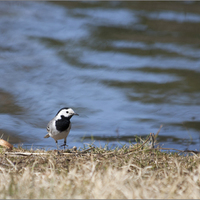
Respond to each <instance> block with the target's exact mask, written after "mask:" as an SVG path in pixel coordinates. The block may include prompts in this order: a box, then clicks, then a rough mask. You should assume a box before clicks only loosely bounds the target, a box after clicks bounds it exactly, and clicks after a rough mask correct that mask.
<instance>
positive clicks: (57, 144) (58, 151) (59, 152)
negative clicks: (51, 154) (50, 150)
mask: <svg viewBox="0 0 200 200" xmlns="http://www.w3.org/2000/svg"><path fill="white" fill-rule="evenodd" d="M56 146H57V150H58V141H57V140H56ZM58 155H60V152H59V151H58Z"/></svg>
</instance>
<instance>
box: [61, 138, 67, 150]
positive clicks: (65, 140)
mask: <svg viewBox="0 0 200 200" xmlns="http://www.w3.org/2000/svg"><path fill="white" fill-rule="evenodd" d="M66 143H67V138H65V139H64V144H63V145H61V147H64V149H65V146H67V145H66Z"/></svg>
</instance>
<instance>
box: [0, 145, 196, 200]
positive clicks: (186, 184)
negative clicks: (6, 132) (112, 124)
mask: <svg viewBox="0 0 200 200" xmlns="http://www.w3.org/2000/svg"><path fill="white" fill-rule="evenodd" d="M132 148H133V147H132V146H130V147H123V148H121V149H115V150H105V149H104V148H90V149H89V150H88V151H85V152H84V151H77V150H76V151H72V150H71V153H66V152H63V151H62V152H61V154H60V155H58V154H57V152H56V151H43V150H35V151H33V150H29V151H27V150H24V149H22V148H15V149H14V150H13V151H12V152H15V153H16V152H22V153H21V155H16V154H15V155H13V154H12V152H6V151H5V150H4V149H3V148H1V149H0V150H1V152H0V198H1V199H2V198H15V199H17V198H18V199H21V198H55V199H57V198H76V199H77V198H85V199H86V198H99V199H102V198H104V199H107V198H116V199H122V198H123V199H124V198H125V199H130V198H131V199H134V198H159V199H161V198H179V199H185V198H186V199H194V198H200V155H198V154H197V155H196V154H193V155H189V154H188V155H180V154H178V153H165V152H160V151H159V150H157V149H148V147H147V146H143V149H141V148H140V149H137V150H136V151H133V150H132ZM25 153H35V154H30V155H25ZM42 153H43V154H42ZM23 154H24V155H23Z"/></svg>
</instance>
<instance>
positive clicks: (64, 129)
mask: <svg viewBox="0 0 200 200" xmlns="http://www.w3.org/2000/svg"><path fill="white" fill-rule="evenodd" d="M73 115H78V114H77V113H75V112H74V111H73V110H72V109H71V108H66V107H65V108H61V109H60V110H59V111H58V113H57V114H56V116H55V117H54V118H53V119H52V120H51V121H50V122H49V123H48V125H47V132H48V133H47V134H46V135H45V136H44V138H49V137H52V138H53V139H54V140H55V142H56V145H57V149H58V140H61V139H64V144H63V145H62V146H64V147H65V146H66V142H67V136H68V134H69V132H70V129H71V122H70V119H71V117H72V116H73Z"/></svg>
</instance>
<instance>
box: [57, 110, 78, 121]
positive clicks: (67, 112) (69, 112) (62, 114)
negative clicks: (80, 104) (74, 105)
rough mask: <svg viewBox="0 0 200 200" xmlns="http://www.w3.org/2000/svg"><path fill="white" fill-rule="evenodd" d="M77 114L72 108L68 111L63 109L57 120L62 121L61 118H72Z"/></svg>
mask: <svg viewBox="0 0 200 200" xmlns="http://www.w3.org/2000/svg"><path fill="white" fill-rule="evenodd" d="M74 114H75V112H74V111H73V110H72V109H71V108H68V109H62V110H61V111H60V112H59V113H58V114H57V116H56V119H61V116H64V117H70V116H72V115H74Z"/></svg>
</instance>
